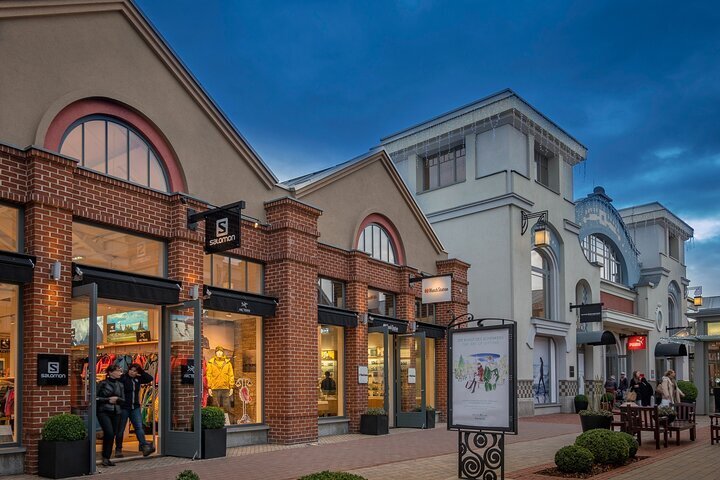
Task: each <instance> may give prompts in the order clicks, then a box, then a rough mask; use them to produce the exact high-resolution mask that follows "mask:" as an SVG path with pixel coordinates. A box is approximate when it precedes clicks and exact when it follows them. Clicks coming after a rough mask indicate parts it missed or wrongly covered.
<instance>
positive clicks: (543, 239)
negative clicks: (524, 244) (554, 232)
mask: <svg viewBox="0 0 720 480" xmlns="http://www.w3.org/2000/svg"><path fill="white" fill-rule="evenodd" d="M547 215H548V211H547V210H543V211H541V212H535V213H525V211H524V210H522V211H520V225H521V229H520V235H525V232H526V231H527V229H528V223H529V222H528V221H529V220H530V219H531V218H537V219H538V221H537V223H536V224H535V232H534V241H535V246H536V247H539V248H540V247H549V246H550V232H549V231H548V229H547V224H546V223H547Z"/></svg>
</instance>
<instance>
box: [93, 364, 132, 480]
mask: <svg viewBox="0 0 720 480" xmlns="http://www.w3.org/2000/svg"><path fill="white" fill-rule="evenodd" d="M106 372H107V377H106V378H105V380H103V381H102V382H100V383H99V384H98V387H97V394H96V399H97V417H98V423H100V427H101V428H102V431H103V446H102V464H103V465H104V466H106V467H112V466H114V465H115V464H114V463H113V462H111V461H110V456H111V455H112V448H113V443H114V441H115V436H116V434H117V431H118V427H119V423H120V414H121V408H122V404H123V402H124V401H125V387H124V386H123V384H122V382H120V377H121V376H122V373H123V371H122V368H120V366H119V365H115V364H113V365H110V366H109V367H107V370H106Z"/></svg>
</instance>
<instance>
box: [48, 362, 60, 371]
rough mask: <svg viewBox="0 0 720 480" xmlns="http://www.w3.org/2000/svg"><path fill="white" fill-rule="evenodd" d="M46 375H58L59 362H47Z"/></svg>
mask: <svg viewBox="0 0 720 480" xmlns="http://www.w3.org/2000/svg"><path fill="white" fill-rule="evenodd" d="M48 373H60V362H48Z"/></svg>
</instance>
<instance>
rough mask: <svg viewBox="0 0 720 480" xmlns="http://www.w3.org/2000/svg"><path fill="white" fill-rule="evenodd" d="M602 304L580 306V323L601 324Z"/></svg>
mask: <svg viewBox="0 0 720 480" xmlns="http://www.w3.org/2000/svg"><path fill="white" fill-rule="evenodd" d="M602 307H603V304H602V303H588V304H587V305H580V306H578V308H579V309H580V323H589V322H601V321H602Z"/></svg>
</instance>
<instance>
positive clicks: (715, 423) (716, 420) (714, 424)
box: [709, 413, 720, 445]
mask: <svg viewBox="0 0 720 480" xmlns="http://www.w3.org/2000/svg"><path fill="white" fill-rule="evenodd" d="M709 416H710V445H714V444H715V442H718V443H720V414H717V413H711V414H710V415H709Z"/></svg>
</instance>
